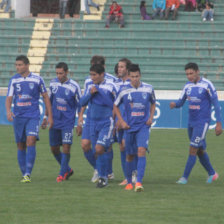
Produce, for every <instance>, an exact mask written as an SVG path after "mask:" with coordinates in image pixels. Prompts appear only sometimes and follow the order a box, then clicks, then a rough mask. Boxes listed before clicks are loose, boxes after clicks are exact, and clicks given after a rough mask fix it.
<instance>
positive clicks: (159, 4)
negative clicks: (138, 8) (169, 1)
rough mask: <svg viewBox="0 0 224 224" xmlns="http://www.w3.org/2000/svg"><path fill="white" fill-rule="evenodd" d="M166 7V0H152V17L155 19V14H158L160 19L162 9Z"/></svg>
mask: <svg viewBox="0 0 224 224" xmlns="http://www.w3.org/2000/svg"><path fill="white" fill-rule="evenodd" d="M165 8H166V0H154V1H153V5H152V9H153V12H154V13H153V15H152V19H155V17H156V16H157V15H159V17H160V19H163V16H164V11H165Z"/></svg>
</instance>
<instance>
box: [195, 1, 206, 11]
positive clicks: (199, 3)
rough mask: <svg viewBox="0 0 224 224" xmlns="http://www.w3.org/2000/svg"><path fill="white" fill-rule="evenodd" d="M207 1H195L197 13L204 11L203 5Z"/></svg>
mask: <svg viewBox="0 0 224 224" xmlns="http://www.w3.org/2000/svg"><path fill="white" fill-rule="evenodd" d="M207 1H208V0H197V4H196V8H197V10H198V11H199V12H202V11H203V10H204V9H205V4H206V2H207Z"/></svg>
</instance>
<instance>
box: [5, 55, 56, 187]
mask: <svg viewBox="0 0 224 224" xmlns="http://www.w3.org/2000/svg"><path fill="white" fill-rule="evenodd" d="M15 65H16V71H17V74H15V75H14V76H13V77H12V78H11V79H10V82H9V86H8V93H7V97H6V111H7V119H8V120H9V121H12V122H13V128H14V134H15V140H16V143H17V148H18V151H17V159H18V163H19V167H20V170H21V172H22V175H23V179H22V180H21V182H23V183H30V182H31V178H30V176H31V172H32V169H33V166H34V162H35V158H36V140H38V139H39V137H38V132H39V122H40V110H39V99H40V94H41V95H42V97H43V100H44V103H45V106H46V110H47V112H48V114H49V119H48V122H49V125H50V128H51V127H52V125H53V119H52V112H51V103H50V100H49V97H48V94H47V90H46V88H45V84H44V81H43V79H42V78H41V77H40V76H39V75H37V74H34V73H32V72H30V71H29V59H28V58H27V57H26V56H24V55H20V56H18V57H17V58H16V63H15ZM12 103H13V104H14V108H13V112H12V111H11V106H12Z"/></svg>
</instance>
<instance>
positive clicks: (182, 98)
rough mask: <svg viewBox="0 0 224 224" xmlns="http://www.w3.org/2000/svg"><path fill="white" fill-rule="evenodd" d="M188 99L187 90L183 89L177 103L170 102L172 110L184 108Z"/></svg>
mask: <svg viewBox="0 0 224 224" xmlns="http://www.w3.org/2000/svg"><path fill="white" fill-rule="evenodd" d="M186 99H187V95H186V93H185V88H184V89H183V91H182V93H181V95H180V98H179V100H177V101H176V102H170V109H173V108H179V107H182V106H183V105H184V103H185V101H186Z"/></svg>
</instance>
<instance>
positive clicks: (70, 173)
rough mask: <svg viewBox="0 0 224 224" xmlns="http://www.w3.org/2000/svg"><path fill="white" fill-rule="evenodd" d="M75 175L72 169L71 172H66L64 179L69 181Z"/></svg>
mask: <svg viewBox="0 0 224 224" xmlns="http://www.w3.org/2000/svg"><path fill="white" fill-rule="evenodd" d="M73 173H74V171H73V169H70V171H68V172H66V173H65V175H64V179H65V180H68V179H69V177H70V176H72V175H73Z"/></svg>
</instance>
